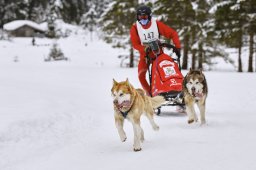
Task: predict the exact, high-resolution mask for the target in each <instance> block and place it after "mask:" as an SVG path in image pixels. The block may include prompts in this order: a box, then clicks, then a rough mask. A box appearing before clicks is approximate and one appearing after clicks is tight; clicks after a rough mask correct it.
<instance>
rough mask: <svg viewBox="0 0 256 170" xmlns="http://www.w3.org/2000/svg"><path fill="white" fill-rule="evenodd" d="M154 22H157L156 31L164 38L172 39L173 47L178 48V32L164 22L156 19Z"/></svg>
mask: <svg viewBox="0 0 256 170" xmlns="http://www.w3.org/2000/svg"><path fill="white" fill-rule="evenodd" d="M156 22H157V26H158V31H159V33H160V35H162V36H164V37H166V38H169V39H172V41H173V43H174V45H175V47H176V48H179V49H180V48H181V45H180V40H179V36H178V33H177V32H176V31H175V30H174V29H172V28H171V27H168V26H167V25H165V24H164V23H162V22H160V21H156Z"/></svg>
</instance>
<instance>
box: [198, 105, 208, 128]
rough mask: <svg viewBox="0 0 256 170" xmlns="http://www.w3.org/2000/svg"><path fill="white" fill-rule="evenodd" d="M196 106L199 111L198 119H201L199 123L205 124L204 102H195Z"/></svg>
mask: <svg viewBox="0 0 256 170" xmlns="http://www.w3.org/2000/svg"><path fill="white" fill-rule="evenodd" d="M197 106H198V108H199V111H200V120H201V125H203V124H205V123H206V121H205V102H203V103H201V102H200V103H197Z"/></svg>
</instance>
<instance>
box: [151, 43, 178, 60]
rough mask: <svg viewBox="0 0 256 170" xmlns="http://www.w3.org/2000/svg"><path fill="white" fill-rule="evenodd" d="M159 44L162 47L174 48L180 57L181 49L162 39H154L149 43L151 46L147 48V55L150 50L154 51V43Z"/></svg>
mask: <svg viewBox="0 0 256 170" xmlns="http://www.w3.org/2000/svg"><path fill="white" fill-rule="evenodd" d="M155 44H157V45H158V46H160V47H166V48H169V49H172V50H173V52H175V54H176V55H177V57H178V58H180V53H179V52H178V51H179V49H178V48H176V47H175V46H174V45H171V44H168V43H161V42H160V41H158V42H156V41H152V42H150V43H149V48H147V50H146V56H148V55H149V52H150V51H152V50H153V49H154V45H155Z"/></svg>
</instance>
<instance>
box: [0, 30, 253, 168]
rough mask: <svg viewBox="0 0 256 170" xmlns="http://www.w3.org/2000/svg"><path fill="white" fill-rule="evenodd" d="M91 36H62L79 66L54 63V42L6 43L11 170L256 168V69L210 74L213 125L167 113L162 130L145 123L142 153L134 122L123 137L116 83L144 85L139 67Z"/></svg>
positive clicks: (1, 71)
mask: <svg viewBox="0 0 256 170" xmlns="http://www.w3.org/2000/svg"><path fill="white" fill-rule="evenodd" d="M89 37H90V36H89V34H81V33H79V34H76V33H74V34H72V36H70V37H68V38H60V39H59V40H57V43H58V44H59V45H60V47H61V49H62V50H63V52H64V54H65V56H66V57H68V58H69V60H68V61H56V62H44V58H45V57H46V56H47V55H48V54H49V50H50V48H51V46H52V44H53V43H54V40H51V39H44V38H41V39H39V38H38V39H36V44H37V45H36V46H32V44H31V39H30V38H14V39H12V41H0V49H1V50H0V80H1V84H0V94H1V97H0V108H1V110H0V148H1V152H0V169H1V170H35V169H36V170H70V169H74V170H85V169H86V170H102V169H111V170H120V169H122V170H128V169H131V168H132V169H134V170H139V169H149V170H155V169H178V170H187V169H190V170H200V169H201V170H205V169H207V170H216V169H218V170H230V169H232V170H240V169H246V170H254V169H256V162H255V158H254V155H255V143H256V136H255V129H256V124H255V121H256V114H255V110H254V109H255V106H256V93H255V83H256V79H255V74H254V73H236V72H234V71H232V69H231V70H230V71H229V72H220V71H214V72H205V75H206V78H207V82H208V86H209V96H208V99H207V108H206V119H207V125H205V126H200V125H199V123H197V124H192V125H188V124H187V117H186V115H185V114H180V113H176V112H175V108H173V107H164V108H163V113H162V114H161V116H156V117H155V121H156V123H157V124H158V125H159V126H160V130H159V131H158V132H155V131H153V130H152V128H151V126H150V123H149V122H148V120H147V119H146V118H145V117H142V123H141V124H142V127H143V129H144V132H145V139H146V141H145V142H144V143H143V144H142V151H141V152H133V149H132V144H133V129H132V126H131V124H130V123H129V122H125V126H124V129H125V131H126V133H127V137H128V139H127V141H126V142H125V143H122V142H121V141H120V140H119V137H118V134H117V130H116V128H115V125H114V118H113V108H112V98H111V92H110V89H111V86H112V79H113V78H115V79H116V80H117V81H123V80H125V79H126V78H129V80H130V82H131V83H132V84H133V85H134V86H135V87H140V84H139V81H138V78H137V68H132V69H125V68H120V67H119V64H120V63H119V62H120V60H119V59H118V58H117V56H118V55H119V54H120V53H122V52H123V51H120V50H117V49H112V48H111V46H110V45H107V44H105V43H104V42H102V41H101V40H99V39H97V38H96V37H94V39H93V41H92V42H91V41H90V38H89ZM234 57H235V58H236V54H235V55H234ZM15 58H17V59H18V61H17V62H14V59H15ZM219 67H221V66H219ZM222 67H226V65H224V63H222ZM223 69H225V68H223ZM186 72H187V71H186V70H185V71H183V74H184V75H185V74H186Z"/></svg>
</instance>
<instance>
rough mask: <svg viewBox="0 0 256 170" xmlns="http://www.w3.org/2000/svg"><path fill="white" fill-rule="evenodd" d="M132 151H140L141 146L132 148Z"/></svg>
mask: <svg viewBox="0 0 256 170" xmlns="http://www.w3.org/2000/svg"><path fill="white" fill-rule="evenodd" d="M133 151H134V152H138V151H141V148H133Z"/></svg>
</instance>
